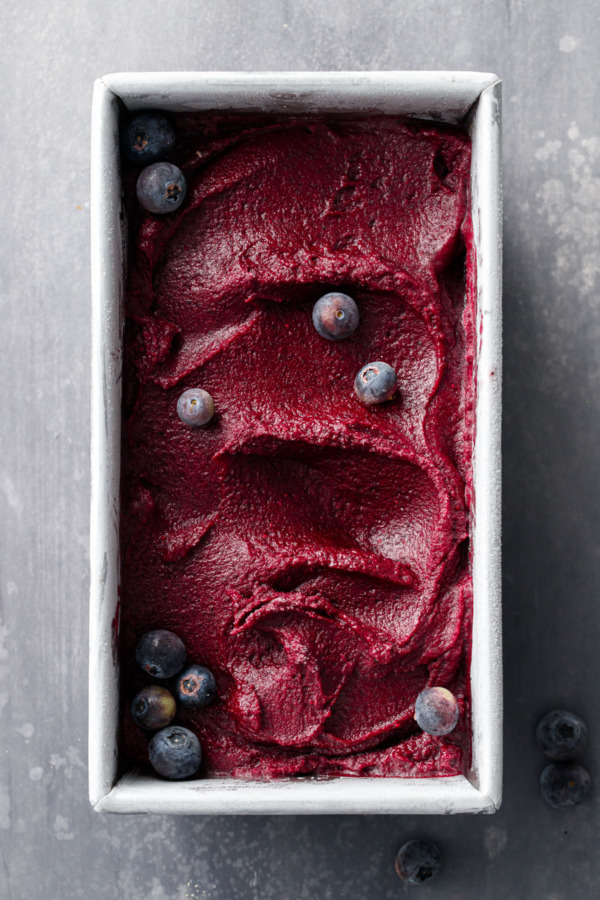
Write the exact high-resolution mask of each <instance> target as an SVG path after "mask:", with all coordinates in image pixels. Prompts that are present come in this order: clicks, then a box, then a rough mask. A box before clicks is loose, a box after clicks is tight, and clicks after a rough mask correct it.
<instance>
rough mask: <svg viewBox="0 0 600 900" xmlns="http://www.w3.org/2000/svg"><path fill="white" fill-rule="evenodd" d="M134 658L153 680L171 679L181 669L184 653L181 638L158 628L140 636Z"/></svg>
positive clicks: (183, 663) (183, 662)
mask: <svg viewBox="0 0 600 900" xmlns="http://www.w3.org/2000/svg"><path fill="white" fill-rule="evenodd" d="M135 658H136V660H137V663H138V665H139V666H140V667H141V668H142V669H143V670H144V672H147V673H148V674H149V675H153V676H154V678H172V677H173V675H177V673H178V672H181V670H182V669H183V667H184V665H185V658H186V652H185V647H184V646H183V641H182V640H181V638H179V637H177V635H176V634H173V632H172V631H166V630H164V629H162V628H158V629H156V630H155V631H148V632H146V634H144V635H142V637H141V638H140V639H139V641H138V642H137V646H136V648H135Z"/></svg>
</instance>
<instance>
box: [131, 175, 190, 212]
mask: <svg viewBox="0 0 600 900" xmlns="http://www.w3.org/2000/svg"><path fill="white" fill-rule="evenodd" d="M186 191H187V184H186V181H185V176H184V174H183V172H182V171H181V169H178V168H177V166H174V165H173V164H172V163H168V162H157V163H152V165H151V166H147V167H146V168H145V169H144V170H143V172H141V173H140V176H139V178H138V180H137V185H136V194H137V198H138V200H139V202H140V203H141V205H142V206H143V207H144V209H147V210H148V212H151V213H155V214H156V215H164V214H165V213H171V212H175V210H176V209H179V207H180V206H181V204H182V203H183V201H184V199H185V195H186Z"/></svg>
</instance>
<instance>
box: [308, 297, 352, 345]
mask: <svg viewBox="0 0 600 900" xmlns="http://www.w3.org/2000/svg"><path fill="white" fill-rule="evenodd" d="M359 319H360V316H359V312H358V306H357V305H356V303H355V302H354V300H353V299H352V297H349V296H348V295H347V294H337V293H331V294H325V295H324V296H323V297H321V298H320V299H319V300H317V302H316V303H315V305H314V307H313V311H312V320H313V325H314V326H315V328H316V329H317V331H318V333H319V334H320V335H321V337H324V338H327V340H328V341H342V340H343V339H344V338H347V337H350V335H351V334H354V332H355V331H356V329H357V328H358V322H359Z"/></svg>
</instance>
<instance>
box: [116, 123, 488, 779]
mask: <svg viewBox="0 0 600 900" xmlns="http://www.w3.org/2000/svg"><path fill="white" fill-rule="evenodd" d="M176 130H177V147H176V150H175V152H174V153H173V154H172V156H171V159H172V161H173V162H174V163H175V164H176V165H178V166H179V167H180V168H181V169H182V170H183V172H184V174H185V176H186V178H187V181H188V188H189V194H188V197H187V199H186V201H185V203H184V204H183V206H182V207H181V209H180V210H178V211H177V212H176V213H174V214H172V215H170V216H167V217H163V218H158V217H154V216H151V215H149V214H146V213H144V211H143V210H139V209H137V208H136V206H135V199H134V188H133V186H134V173H133V169H132V171H131V172H129V171H126V175H125V182H126V189H127V196H128V203H129V206H130V220H131V228H130V247H129V274H128V284H127V291H126V330H125V343H124V388H123V395H124V409H123V450H122V528H121V557H122V607H121V608H122V615H121V647H120V653H121V663H122V692H123V704H122V705H123V709H124V713H123V722H122V746H121V753H122V758H123V760H125V761H129V762H130V763H131V762H133V763H135V764H137V765H141V766H143V767H144V766H147V742H148V736H147V735H145V734H144V733H143V732H142V731H141V730H140V729H137V728H136V727H135V726H134V725H133V723H132V722H131V720H130V718H129V717H128V715H127V709H128V705H129V703H130V702H131V698H132V697H133V696H134V695H135V694H136V693H137V691H138V690H140V688H141V687H142V686H143V684H144V683H145V681H144V677H145V676H144V675H143V673H142V672H141V671H140V670H138V669H136V666H135V662H134V660H133V657H134V647H135V642H136V640H137V639H138V638H139V636H140V635H141V634H142V633H144V632H145V631H147V630H150V629H154V628H165V629H169V630H171V631H174V632H175V633H176V634H177V635H179V636H180V637H181V638H182V640H183V641H184V643H185V646H186V649H187V654H188V661H189V662H190V663H199V664H201V665H203V666H206V667H207V668H209V669H210V670H211V671H212V672H213V673H214V674H215V677H216V680H217V685H218V697H217V699H215V701H214V702H213V703H212V704H211V705H210V706H208V707H206V708H205V709H202V710H198V711H193V710H185V709H183V708H180V709H179V711H178V713H177V717H176V720H175V721H176V722H179V723H180V724H182V725H184V726H185V727H187V728H190V729H191V730H193V731H194V732H195V733H196V734H197V735H198V737H199V739H200V742H201V744H202V747H203V751H204V759H205V761H204V763H203V768H202V774H204V775H217V774H227V775H231V776H237V777H248V778H262V779H268V778H276V777H284V776H292V775H319V776H326V775H338V774H345V775H372V776H393V775H401V776H424V777H427V776H434V775H438V776H439V775H457V774H461V773H463V772H464V771H465V770H466V769H467V768H468V765H469V762H470V714H469V678H468V672H469V664H470V646H471V605H472V604H471V596H472V584H471V575H470V570H469V530H470V502H471V485H472V471H471V469H472V441H473V404H474V387H473V356H474V330H473V308H474V281H475V276H474V254H473V246H472V234H471V221H470V214H469V176H470V156H471V153H470V142H469V139H468V137H467V135H466V134H465V133H464V132H462V131H461V130H459V129H457V128H452V127H449V126H443V125H434V124H432V123H429V122H416V121H409V120H400V119H397V118H392V117H371V118H364V119H352V120H343V119H327V120H326V119H321V118H313V119H295V120H291V119H281V120H276V119H267V118H264V119H261V118H257V117H254V118H253V119H251V118H249V117H245V118H243V117H237V118H236V117H219V118H218V117H216V116H200V115H197V114H195V115H185V116H179V117H176ZM331 291H341V292H343V293H345V294H348V295H350V296H351V297H352V298H354V300H355V301H356V303H357V304H358V307H359V311H360V324H359V326H358V328H357V330H356V331H355V332H354V334H352V335H351V337H349V338H348V339H346V340H342V341H335V342H333V341H328V340H325V339H324V338H322V337H320V336H319V334H318V333H317V331H316V330H315V327H314V325H313V323H312V317H311V314H312V308H313V305H314V304H315V302H316V301H317V300H318V299H319V298H320V297H321V296H322V295H323V294H325V293H327V292H331ZM374 360H378V361H385V362H387V363H388V364H389V365H391V366H392V367H393V368H394V369H395V371H396V373H397V376H398V391H397V393H396V394H395V396H394V397H393V399H391V400H389V401H388V402H386V403H382V404H381V405H380V406H371V407H369V406H365V405H363V404H361V403H360V402H359V401H358V399H357V397H356V395H355V393H354V389H353V385H354V378H355V376H356V374H357V372H358V371H359V369H360V368H361V367H362V366H364V365H365V364H366V363H369V362H372V361H374ZM192 387H199V388H203V389H204V390H206V391H208V392H209V393H210V394H211V396H212V397H213V398H214V403H215V415H214V416H213V418H212V419H211V421H210V422H209V424H208V425H206V426H204V427H201V428H192V427H189V426H187V425H184V424H183V422H182V421H181V420H180V419H179V417H178V415H177V399H178V397H179V396H180V394H181V393H182V392H183V391H184V390H186V389H188V388H192ZM429 685H440V686H443V687H446V688H448V689H449V690H450V691H452V693H453V694H455V696H456V697H457V698H458V702H459V707H460V719H459V724H458V726H457V728H456V730H455V731H454V732H452V733H451V734H449V735H446V736H444V737H432V736H430V735H427V734H423V733H422V732H421V731H420V729H419V728H418V726H417V725H416V723H415V721H414V719H413V715H414V704H415V700H416V697H417V695H418V694H419V693H420V691H422V690H423V689H424V688H425V687H427V686H429Z"/></svg>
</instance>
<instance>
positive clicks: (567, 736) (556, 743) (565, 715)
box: [535, 709, 587, 759]
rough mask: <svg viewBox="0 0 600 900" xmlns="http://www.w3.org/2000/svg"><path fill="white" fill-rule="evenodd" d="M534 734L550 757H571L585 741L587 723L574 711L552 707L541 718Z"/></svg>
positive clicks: (579, 749)
mask: <svg viewBox="0 0 600 900" xmlns="http://www.w3.org/2000/svg"><path fill="white" fill-rule="evenodd" d="M535 734H536V737H537V739H538V743H539V745H540V747H541V748H542V750H543V751H544V753H545V754H546V756H549V757H550V759H573V758H574V757H575V756H577V754H578V753H580V752H581V750H582V749H583V746H584V744H585V742H586V738H587V725H586V724H585V722H584V721H583V719H581V718H580V717H579V716H576V715H575V713H572V712H567V710H566V709H554V710H552V712H549V713H548V714H547V715H545V716H544V718H543V719H541V721H540V722H539V724H538V727H537V729H536V732H535Z"/></svg>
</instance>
